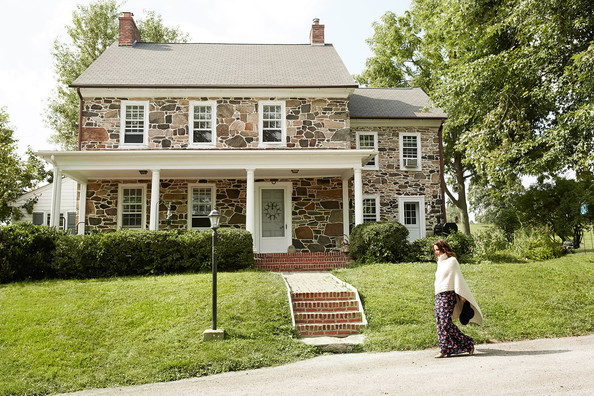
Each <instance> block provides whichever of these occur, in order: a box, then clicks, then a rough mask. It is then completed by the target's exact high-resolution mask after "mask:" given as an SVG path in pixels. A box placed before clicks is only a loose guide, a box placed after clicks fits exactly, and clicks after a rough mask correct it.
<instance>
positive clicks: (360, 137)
mask: <svg viewBox="0 0 594 396" xmlns="http://www.w3.org/2000/svg"><path fill="white" fill-rule="evenodd" d="M357 149H366V150H375V151H377V132H357ZM377 157H378V156H377V155H376V156H375V157H373V158H372V159H371V160H370V161H369V162H367V164H365V165H364V166H363V169H376V170H377V169H379V166H378V158H377Z"/></svg>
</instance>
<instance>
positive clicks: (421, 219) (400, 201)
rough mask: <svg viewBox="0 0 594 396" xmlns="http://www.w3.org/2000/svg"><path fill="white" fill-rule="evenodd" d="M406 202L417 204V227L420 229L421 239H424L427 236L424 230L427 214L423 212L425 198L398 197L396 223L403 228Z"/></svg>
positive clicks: (416, 196)
mask: <svg viewBox="0 0 594 396" xmlns="http://www.w3.org/2000/svg"><path fill="white" fill-rule="evenodd" d="M407 202H418V204H419V227H420V228H421V238H425V237H426V236H427V230H426V229H425V224H426V221H425V218H426V217H427V212H426V210H425V197H424V196H422V195H405V196H401V197H398V221H399V222H400V224H402V225H403V226H405V227H406V224H404V204H405V203H407Z"/></svg>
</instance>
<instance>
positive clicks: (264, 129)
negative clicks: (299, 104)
mask: <svg viewBox="0 0 594 396" xmlns="http://www.w3.org/2000/svg"><path fill="white" fill-rule="evenodd" d="M259 107H260V111H259V112H258V117H259V121H260V134H259V137H260V144H261V145H279V146H280V145H285V144H286V126H285V123H286V121H285V103H284V102H260V103H259Z"/></svg>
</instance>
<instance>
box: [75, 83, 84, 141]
mask: <svg viewBox="0 0 594 396" xmlns="http://www.w3.org/2000/svg"><path fill="white" fill-rule="evenodd" d="M76 92H77V93H78V97H79V99H80V100H79V102H80V104H79V106H78V151H80V150H81V147H82V112H83V97H82V95H81V93H80V88H76Z"/></svg>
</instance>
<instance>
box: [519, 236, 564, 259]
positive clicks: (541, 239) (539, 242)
mask: <svg viewBox="0 0 594 396" xmlns="http://www.w3.org/2000/svg"><path fill="white" fill-rule="evenodd" d="M513 251H514V252H515V253H516V254H517V255H518V256H519V257H520V258H523V259H528V260H536V261H542V260H550V259H553V258H556V257H561V256H562V255H563V253H564V251H563V246H562V243H561V242H559V241H557V240H555V235H554V234H553V232H552V231H551V230H549V229H547V228H543V229H536V228H530V229H522V230H520V231H518V232H516V234H515V239H514V243H513Z"/></svg>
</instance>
